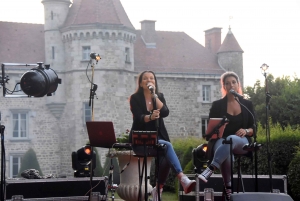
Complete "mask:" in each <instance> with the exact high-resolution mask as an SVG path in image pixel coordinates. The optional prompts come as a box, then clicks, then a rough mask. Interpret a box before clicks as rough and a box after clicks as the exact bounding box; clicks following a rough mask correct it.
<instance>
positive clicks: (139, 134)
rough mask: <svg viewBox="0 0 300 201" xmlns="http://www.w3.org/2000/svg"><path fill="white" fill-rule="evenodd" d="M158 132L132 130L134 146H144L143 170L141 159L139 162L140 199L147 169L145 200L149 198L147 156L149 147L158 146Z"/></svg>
mask: <svg viewBox="0 0 300 201" xmlns="http://www.w3.org/2000/svg"><path fill="white" fill-rule="evenodd" d="M156 142H157V134H156V131H132V146H143V147H144V155H143V158H144V161H143V167H142V172H140V160H139V162H138V164H139V199H138V200H139V201H141V200H142V198H141V196H142V180H143V174H144V171H145V193H144V194H145V201H147V200H148V192H147V190H148V187H147V186H148V185H147V179H148V178H147V177H148V176H147V157H148V147H154V146H156Z"/></svg>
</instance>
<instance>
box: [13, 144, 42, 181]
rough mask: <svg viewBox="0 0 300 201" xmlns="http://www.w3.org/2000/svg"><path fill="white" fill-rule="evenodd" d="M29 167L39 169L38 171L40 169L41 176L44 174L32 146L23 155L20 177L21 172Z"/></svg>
mask: <svg viewBox="0 0 300 201" xmlns="http://www.w3.org/2000/svg"><path fill="white" fill-rule="evenodd" d="M27 169H35V170H38V171H39V175H40V176H42V175H43V173H42V170H41V168H40V165H39V162H38V160H37V157H36V154H35V151H34V150H33V149H32V148H30V149H29V150H28V151H27V152H26V153H25V154H24V156H23V157H22V160H21V167H20V170H19V173H18V176H19V177H20V176H21V173H22V172H23V171H24V170H27Z"/></svg>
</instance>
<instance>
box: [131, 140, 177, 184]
mask: <svg viewBox="0 0 300 201" xmlns="http://www.w3.org/2000/svg"><path fill="white" fill-rule="evenodd" d="M158 143H159V144H161V145H164V146H162V148H158V149H159V150H158V156H159V157H158V158H159V168H158V184H162V185H164V184H165V183H166V180H167V177H168V175H169V172H170V169H171V168H172V169H173V171H175V172H176V174H179V173H181V172H182V168H181V165H180V162H179V160H178V157H177V155H176V153H175V151H174V149H173V145H172V144H171V143H170V142H168V141H165V140H158ZM132 149H133V151H134V153H135V154H137V155H144V147H143V146H133V147H132ZM148 155H149V156H153V157H156V156H157V149H156V148H151V147H149V148H148Z"/></svg>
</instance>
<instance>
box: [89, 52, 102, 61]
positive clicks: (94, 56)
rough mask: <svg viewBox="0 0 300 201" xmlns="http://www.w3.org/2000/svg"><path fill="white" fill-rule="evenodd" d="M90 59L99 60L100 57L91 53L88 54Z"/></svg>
mask: <svg viewBox="0 0 300 201" xmlns="http://www.w3.org/2000/svg"><path fill="white" fill-rule="evenodd" d="M90 57H91V59H95V60H96V61H99V60H100V59H101V57H100V55H99V54H96V53H91V54H90Z"/></svg>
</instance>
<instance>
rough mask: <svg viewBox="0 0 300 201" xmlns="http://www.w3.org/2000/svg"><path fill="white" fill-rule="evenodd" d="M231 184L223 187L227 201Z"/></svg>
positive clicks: (228, 200)
mask: <svg viewBox="0 0 300 201" xmlns="http://www.w3.org/2000/svg"><path fill="white" fill-rule="evenodd" d="M231 192H232V191H231V186H226V187H225V197H226V200H227V201H230V197H231Z"/></svg>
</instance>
